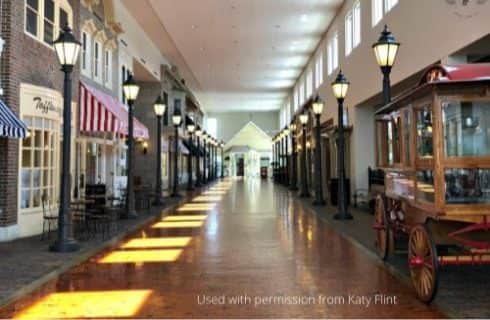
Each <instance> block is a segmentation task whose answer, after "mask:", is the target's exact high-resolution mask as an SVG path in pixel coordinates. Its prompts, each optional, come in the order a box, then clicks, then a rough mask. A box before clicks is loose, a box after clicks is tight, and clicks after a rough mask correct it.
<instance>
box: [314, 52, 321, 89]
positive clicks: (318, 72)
mask: <svg viewBox="0 0 490 320" xmlns="http://www.w3.org/2000/svg"><path fill="white" fill-rule="evenodd" d="M322 83H323V54H322V53H320V55H318V57H317V60H316V64H315V88H316V89H318V88H319V87H320V86H321V85H322Z"/></svg>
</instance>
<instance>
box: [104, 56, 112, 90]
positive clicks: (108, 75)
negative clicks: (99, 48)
mask: <svg viewBox="0 0 490 320" xmlns="http://www.w3.org/2000/svg"><path fill="white" fill-rule="evenodd" d="M104 84H105V86H106V87H108V88H111V87H112V51H111V50H108V49H106V50H104Z"/></svg>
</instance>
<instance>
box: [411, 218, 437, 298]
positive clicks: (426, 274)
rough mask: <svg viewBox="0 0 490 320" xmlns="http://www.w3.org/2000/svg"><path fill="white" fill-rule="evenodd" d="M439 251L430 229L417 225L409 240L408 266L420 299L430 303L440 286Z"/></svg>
mask: <svg viewBox="0 0 490 320" xmlns="http://www.w3.org/2000/svg"><path fill="white" fill-rule="evenodd" d="M437 262H438V260H437V251H436V246H435V244H434V240H432V236H431V234H430V231H429V229H428V228H427V226H425V225H417V226H415V227H414V228H413V229H412V231H411V232H410V239H409V240H408V266H409V268H410V276H411V277H412V283H413V285H414V287H415V291H416V292H417V296H418V298H419V299H420V300H421V301H423V302H425V303H430V302H431V301H432V299H434V297H435V296H436V292H437V286H438V276H439V272H438V263H437Z"/></svg>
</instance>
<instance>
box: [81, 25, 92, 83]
mask: <svg viewBox="0 0 490 320" xmlns="http://www.w3.org/2000/svg"><path fill="white" fill-rule="evenodd" d="M90 43H91V42H90V35H89V34H88V33H87V32H82V59H81V61H82V72H83V73H85V74H88V75H90V66H91V65H90V61H91V59H90V55H91V53H90V51H91V50H90V48H91V46H90Z"/></svg>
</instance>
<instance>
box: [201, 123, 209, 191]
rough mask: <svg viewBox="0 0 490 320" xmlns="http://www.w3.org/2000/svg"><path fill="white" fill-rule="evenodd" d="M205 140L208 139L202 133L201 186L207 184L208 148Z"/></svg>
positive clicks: (205, 134)
mask: <svg viewBox="0 0 490 320" xmlns="http://www.w3.org/2000/svg"><path fill="white" fill-rule="evenodd" d="M207 139H208V135H207V133H206V131H204V132H203V133H202V144H203V146H204V157H203V159H202V160H203V164H202V171H203V172H202V179H201V183H202V184H203V185H205V184H207V183H208V178H207V166H208V159H207V158H208V151H209V150H208V147H207Z"/></svg>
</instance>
